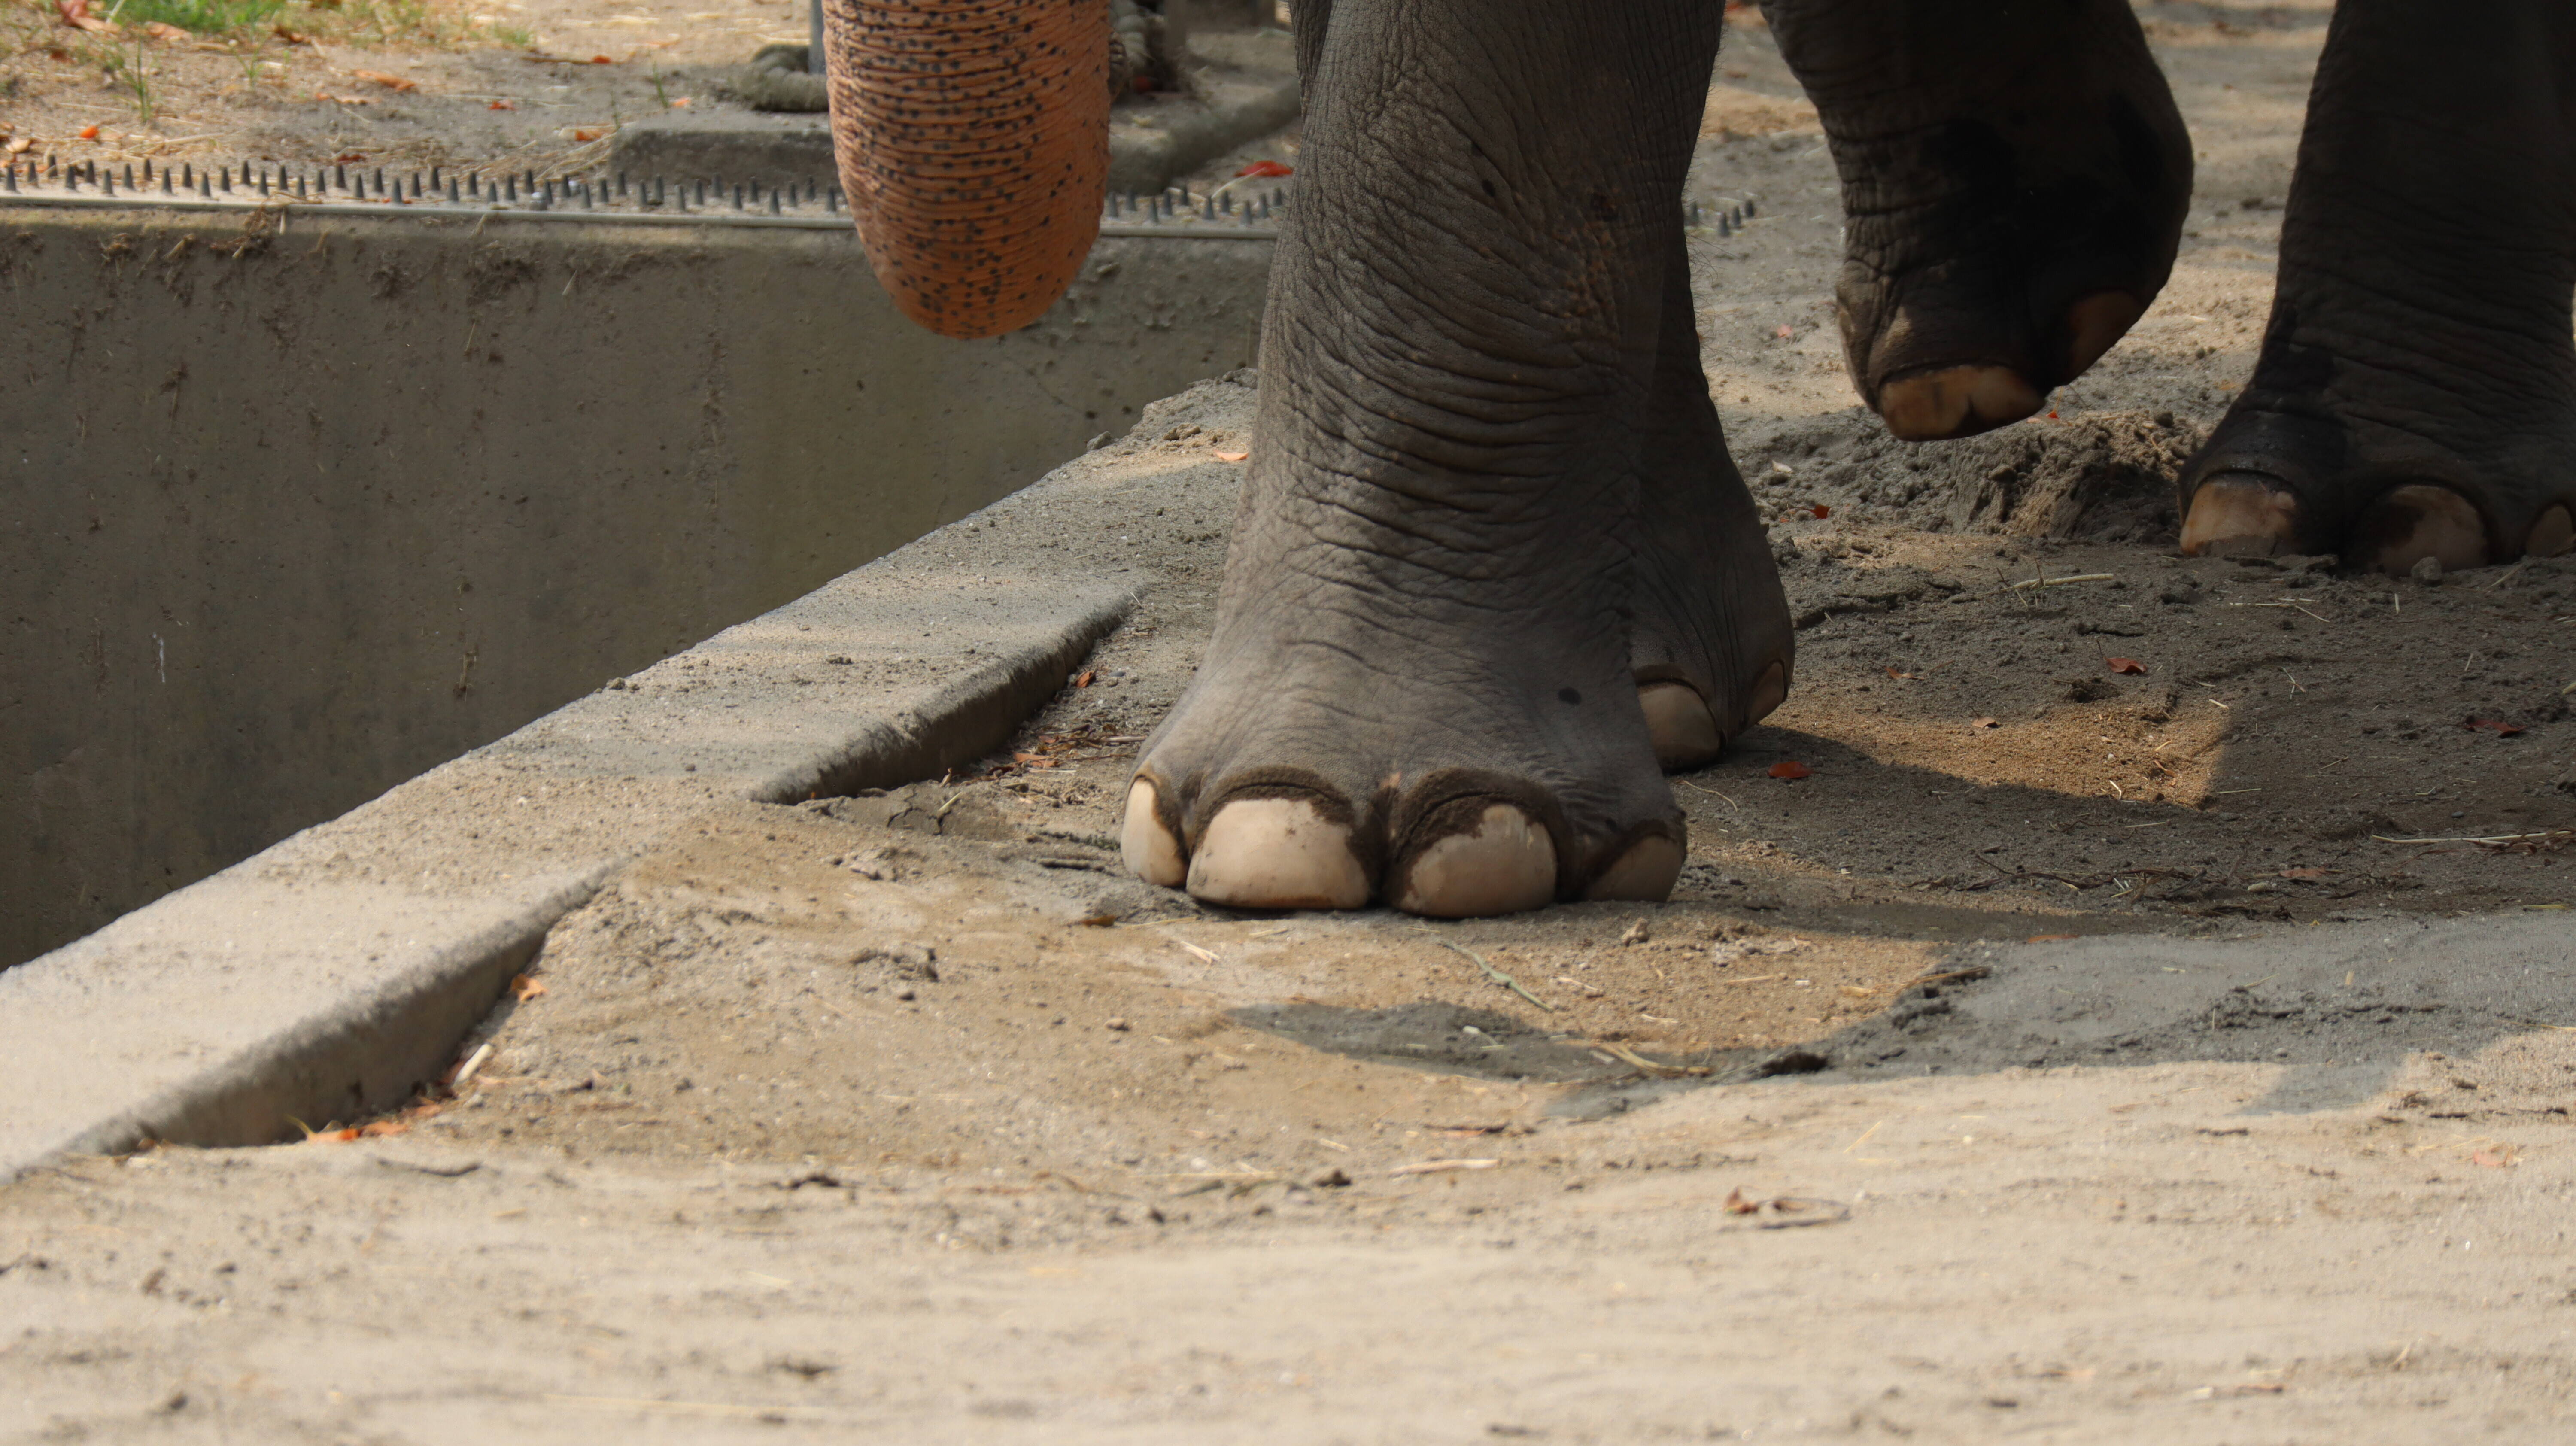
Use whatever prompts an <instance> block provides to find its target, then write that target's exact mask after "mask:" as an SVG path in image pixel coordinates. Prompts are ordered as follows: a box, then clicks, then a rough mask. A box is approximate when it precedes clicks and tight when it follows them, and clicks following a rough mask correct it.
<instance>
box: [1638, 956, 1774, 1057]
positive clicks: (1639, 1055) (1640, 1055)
mask: <svg viewBox="0 0 2576 1446" xmlns="http://www.w3.org/2000/svg"><path fill="white" fill-rule="evenodd" d="M1772 977H1774V978H1777V977H1779V976H1777V975H1774V976H1772ZM1592 1047H1593V1048H1594V1049H1597V1050H1600V1051H1602V1052H1603V1053H1606V1054H1611V1055H1615V1056H1617V1057H1618V1060H1619V1062H1620V1063H1621V1064H1624V1065H1626V1066H1628V1067H1629V1068H1631V1069H1634V1070H1637V1071H1639V1072H1640V1073H1644V1074H1650V1075H1653V1076H1655V1077H1656V1078H1658V1079H1694V1078H1706V1077H1707V1076H1708V1075H1710V1074H1712V1073H1714V1071H1712V1070H1711V1069H1710V1068H1709V1067H1708V1066H1707V1065H1704V1064H1665V1063H1663V1062H1662V1061H1660V1060H1652V1059H1648V1058H1646V1057H1645V1056H1644V1055H1642V1054H1639V1053H1637V1052H1636V1051H1635V1050H1633V1049H1629V1048H1627V1047H1626V1046H1624V1045H1617V1044H1596V1045H1594V1046H1592Z"/></svg>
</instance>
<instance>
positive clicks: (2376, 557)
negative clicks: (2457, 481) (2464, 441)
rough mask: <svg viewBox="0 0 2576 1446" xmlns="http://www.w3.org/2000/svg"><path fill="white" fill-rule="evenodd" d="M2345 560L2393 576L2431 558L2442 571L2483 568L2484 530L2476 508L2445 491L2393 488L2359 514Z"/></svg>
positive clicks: (2420, 486) (2426, 487) (2425, 487)
mask: <svg viewBox="0 0 2576 1446" xmlns="http://www.w3.org/2000/svg"><path fill="white" fill-rule="evenodd" d="M2353 541H2354V548H2353V551H2354V553H2355V554H2356V556H2355V557H2353V558H2351V559H2348V560H2349V561H2355V562H2358V563H2359V564H2360V565H2361V566H2363V567H2368V568H2374V569H2376V570H2378V571H2380V572H2384V573H2389V574H2392V575H2394V576H2397V577H2405V576H2407V575H2408V574H2410V573H2412V572H2413V571H2414V570H2415V565H2416V564H2417V563H2419V562H2422V561H2423V560H2424V559H2426V558H2428V557H2429V558H2431V559H2433V560H2434V561H2435V562H2438V563H2440V564H2441V565H2442V567H2443V569H2444V570H2445V571H2451V572H2456V571H2459V570H2460V569H2462V568H2469V567H2484V566H2486V564H2487V527H2486V521H2485V519H2484V518H2481V517H2480V516H2478V509H2477V508H2476V507H2475V506H2474V505H2472V504H2471V503H2470V501H2469V499H2467V498H2466V497H2463V496H2461V495H2460V494H2459V493H2457V492H2454V491H2452V490H2451V489H2450V488H2448V487H2435V486H2432V485H2429V484H2427V483H2421V482H2418V483H2412V484H2409V485H2407V486H2404V487H2399V488H2396V489H2395V490H2393V491H2391V492H2389V493H2388V494H2387V495H2386V496H2384V497H2382V498H2380V499H2379V500H2378V501H2377V502H2374V503H2372V504H2371V505H2370V510H2369V511H2368V512H2366V513H2364V514H2362V519H2361V524H2360V525H2359V526H2358V527H2355V528H2354V529H2353Z"/></svg>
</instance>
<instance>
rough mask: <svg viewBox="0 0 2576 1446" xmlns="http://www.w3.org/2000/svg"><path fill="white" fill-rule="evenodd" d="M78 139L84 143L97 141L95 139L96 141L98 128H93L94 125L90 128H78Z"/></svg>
mask: <svg viewBox="0 0 2576 1446" xmlns="http://www.w3.org/2000/svg"><path fill="white" fill-rule="evenodd" d="M80 138H81V139H82V140H85V141H94V140H97V139H98V127H96V126H94V125H92V126H82V127H81V128H80Z"/></svg>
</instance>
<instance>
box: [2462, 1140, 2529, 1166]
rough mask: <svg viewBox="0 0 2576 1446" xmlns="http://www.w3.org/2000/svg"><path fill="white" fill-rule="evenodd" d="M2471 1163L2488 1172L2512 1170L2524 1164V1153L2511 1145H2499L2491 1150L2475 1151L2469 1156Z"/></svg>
mask: <svg viewBox="0 0 2576 1446" xmlns="http://www.w3.org/2000/svg"><path fill="white" fill-rule="evenodd" d="M2469 1163H2470V1164H2472V1165H2476V1166H2478V1167H2480V1168H2481V1169H2487V1170H2506V1169H2511V1168H2512V1167H2514V1166H2516V1165H2519V1164H2521V1163H2522V1152H2521V1151H2520V1150H2517V1149H2515V1148H2514V1147H2513V1146H2511V1145H2499V1146H2497V1147H2496V1148H2494V1149H2491V1150H2473V1151H2471V1152H2470V1154H2469Z"/></svg>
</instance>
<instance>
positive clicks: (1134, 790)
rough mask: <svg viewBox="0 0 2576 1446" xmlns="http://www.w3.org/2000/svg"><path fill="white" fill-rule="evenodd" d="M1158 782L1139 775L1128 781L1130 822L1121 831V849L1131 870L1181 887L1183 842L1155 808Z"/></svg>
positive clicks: (1153, 880) (1169, 886)
mask: <svg viewBox="0 0 2576 1446" xmlns="http://www.w3.org/2000/svg"><path fill="white" fill-rule="evenodd" d="M1154 805H1155V794H1154V785H1153V784H1151V783H1148V782H1146V781H1145V780H1144V779H1141V778H1140V779H1137V780H1136V781H1135V782H1134V783H1131V784H1129V785H1127V822H1126V824H1125V825H1124V826H1123V827H1122V828H1120V830H1119V832H1118V853H1119V856H1120V857H1122V858H1124V859H1125V860H1126V861H1127V872H1129V873H1131V874H1134V875H1135V876H1136V877H1138V878H1140V879H1143V880H1144V881H1145V882H1147V883H1149V884H1160V885H1162V886H1163V887H1164V888H1167V889H1177V888H1179V887H1180V886H1181V880H1182V878H1183V877H1184V876H1185V874H1184V870H1183V868H1182V865H1181V845H1180V841H1179V840H1178V839H1175V838H1173V837H1172V831H1171V830H1170V829H1168V828H1165V827H1164V826H1163V820H1162V817H1161V815H1160V814H1158V813H1157V812H1156V811H1155V807H1154Z"/></svg>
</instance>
